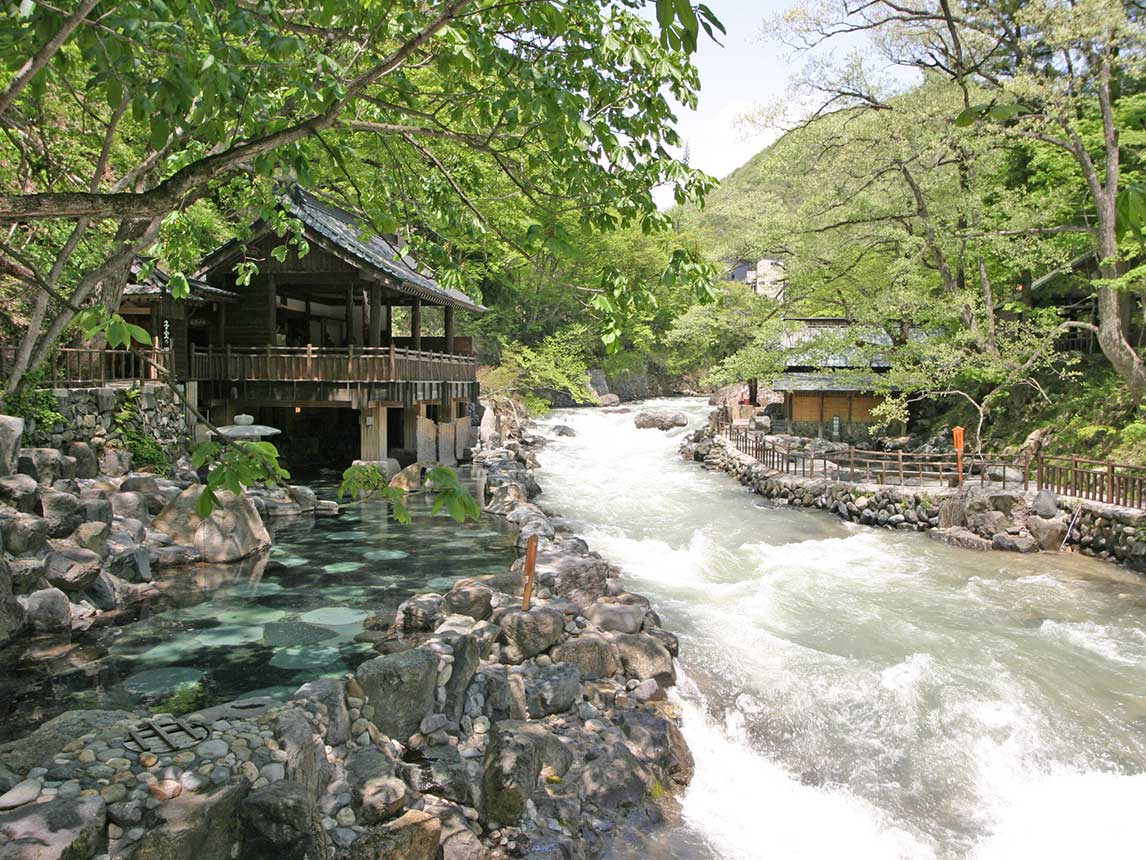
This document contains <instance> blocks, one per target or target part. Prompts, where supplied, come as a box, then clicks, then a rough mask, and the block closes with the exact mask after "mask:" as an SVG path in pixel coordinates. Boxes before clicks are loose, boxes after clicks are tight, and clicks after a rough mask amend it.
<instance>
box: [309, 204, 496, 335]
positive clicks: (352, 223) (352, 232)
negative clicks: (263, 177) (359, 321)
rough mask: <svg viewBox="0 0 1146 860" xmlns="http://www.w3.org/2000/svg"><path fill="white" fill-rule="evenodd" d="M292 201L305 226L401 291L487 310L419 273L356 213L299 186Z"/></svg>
mask: <svg viewBox="0 0 1146 860" xmlns="http://www.w3.org/2000/svg"><path fill="white" fill-rule="evenodd" d="M288 199H289V201H290V210H291V214H293V215H294V216H295V217H296V218H298V219H299V220H300V221H302V223H303V224H305V225H306V226H307V227H309V228H310V229H311V230H314V231H315V232H316V233H318V234H320V235H321V236H324V237H325V238H326V239H328V240H329V241H331V242H333V243H334V244H336V245H337V246H338V247H340V248H341V249H342V250H344V251H346V252H347V253H349V254H351V255H352V256H354V257H355V258H356V259H358V260H359V261H361V262H362V263H363V264H365V265H367V266H371V267H373V268H375V269H377V270H379V271H381V272H383V273H385V274H387V275H389V276H390V277H391V278H393V279H395V280H397V281H398V289H399V290H401V291H403V292H406V293H409V294H411V295H415V296H418V297H420V298H425V299H429V300H430V301H431V302H434V303H435V304H444V305H452V306H453V307H455V308H460V309H461V310H467V311H475V312H478V313H481V312H484V311H485V310H486V308H484V307H483V306H482V305H479V304H477V303H476V302H474V301H473V300H472V299H471V298H470V297H469V296H467V295H466V294H465V293H463V292H460V291H458V290H451V289H448V288H446V287H443V286H440V285H439V284H438V283H437V282H436V281H434V280H432V279H431V278H427V277H426V276H425V275H423V274H421V273H419V272H418V270H417V264H416V263H415V262H414V261H413V260H411V259H410V258H409V257H407V256H404V255H403V254H402V252H401V250H400V249H399V248H398V247H396V246H395V244H393V243H391V242H390V241H389V240H387V239H386V238H384V237H382V236H379V235H378V234H377V233H374V232H372V231H371V229H370V227H369V225H367V224H365V223H364V222H363V221H362V219H361V218H359V217H358V216H357V215H355V214H353V213H352V212H347V211H346V210H345V209H341V208H339V207H338V206H335V205H333V204H332V203H328V202H327V201H325V200H320V199H319V198H318V197H316V196H315V195H313V194H311V193H310V192H308V191H304V190H303V189H301V188H299V187H297V186H296V187H295V188H293V189H291V191H290V192H288Z"/></svg>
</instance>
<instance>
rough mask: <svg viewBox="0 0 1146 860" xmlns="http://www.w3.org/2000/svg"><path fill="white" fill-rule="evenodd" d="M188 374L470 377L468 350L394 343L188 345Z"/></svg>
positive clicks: (473, 365) (314, 378) (473, 362)
mask: <svg viewBox="0 0 1146 860" xmlns="http://www.w3.org/2000/svg"><path fill="white" fill-rule="evenodd" d="M191 378H192V379H198V380H222V381H228V382H237V381H244V380H247V381H269V382H338V383H349V382H397V381H410V382H438V381H442V382H472V381H473V380H474V379H476V378H477V359H476V358H474V357H473V356H472V355H457V354H455V353H448V352H427V351H425V350H419V351H415V350H412V349H401V348H398V347H353V346H352V347H347V348H334V347H317V346H299V347H293V346H268V347H247V348H244V347H226V348H224V349H212V348H208V349H200V348H197V347H192V349H191Z"/></svg>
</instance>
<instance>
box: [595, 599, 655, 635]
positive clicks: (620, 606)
mask: <svg viewBox="0 0 1146 860" xmlns="http://www.w3.org/2000/svg"><path fill="white" fill-rule="evenodd" d="M645 613H646V610H645V607H644V606H641V605H640V604H636V603H628V604H626V603H594V604H593V605H592V606H590V607H589V608H588V609H586V610H585V617H586V618H587V619H589V622H590V623H591V624H593V625H595V626H596V627H599V628H600V629H601V630H605V631H608V632H610V633H639V632H640V631H641V625H642V624H644V623H645Z"/></svg>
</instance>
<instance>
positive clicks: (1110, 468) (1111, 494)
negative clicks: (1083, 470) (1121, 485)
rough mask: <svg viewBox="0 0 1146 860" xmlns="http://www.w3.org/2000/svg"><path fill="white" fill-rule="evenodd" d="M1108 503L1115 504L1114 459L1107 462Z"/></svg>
mask: <svg viewBox="0 0 1146 860" xmlns="http://www.w3.org/2000/svg"><path fill="white" fill-rule="evenodd" d="M1105 501H1106V503H1107V504H1108V505H1113V504H1114V461H1112V460H1108V461H1107V462H1106V499H1105Z"/></svg>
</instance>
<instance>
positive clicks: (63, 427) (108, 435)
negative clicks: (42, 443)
mask: <svg viewBox="0 0 1146 860" xmlns="http://www.w3.org/2000/svg"><path fill="white" fill-rule="evenodd" d="M132 390H133V389H132V388H129V387H126V386H123V387H120V386H116V387H112V386H108V387H104V388H57V389H55V390H54V391H53V392H52V393H53V394H55V396H56V403H57V407H56V408H57V410H58V411H59V413H60V414H61V415H63V416H64V422H63V423H60V424H57V425H55V426H54V427H52V428H38V429H39V431H40V433H41V434H42V435H46V436H47V439H46V441H47V445H48V447H52V448H60V449H64V450H66V449H67V448H68V446H69V445H70V444H71V443H73V442H86V443H87V444H89V445H91V446H92V448H93V449H95V451H96V454H97V456H98V455H100V454H101V453H102V452H103V449H104V448H105V447H106V448H120V449H122V448H126V447H127V445H126V443H125V440H124V438H123V433H122V432H121V431H120V429H119V427H117V425H116V415H117V414H118V413H119V412H120V411H121V410H122V409H123V408H124V406H125V405H126V404H127V401H128V392H129V391H132ZM135 390H139V391H140V393H139V401H138V403H139V415H140V418H141V421H142V424H143V427H144V428H145V429H146V430H147V431H148V432H150V433H151V435H152V436H153V437H154V438H155V440H156V442H158V443H159V446H160V447H161V448H163V450H164V451H165V452H166V453H167V454H168V456H169V457H171V459H172V460H176V459H178V458H179V457H180V456H182V455H183V454H185V453H187V450H188V448H189V447H190V444H191V428H190V426H189V424H188V416H187V412H186V410H185V409H184V407H183V404H182V403H180V402H179V399H178V398H177V397H176V396H175V394H174V393H173V392H172V391H171V390H170V389H169V388H168V387H167V386H166V385H160V384H158V383H147V384H144V386H143V388H142V389H135Z"/></svg>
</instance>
